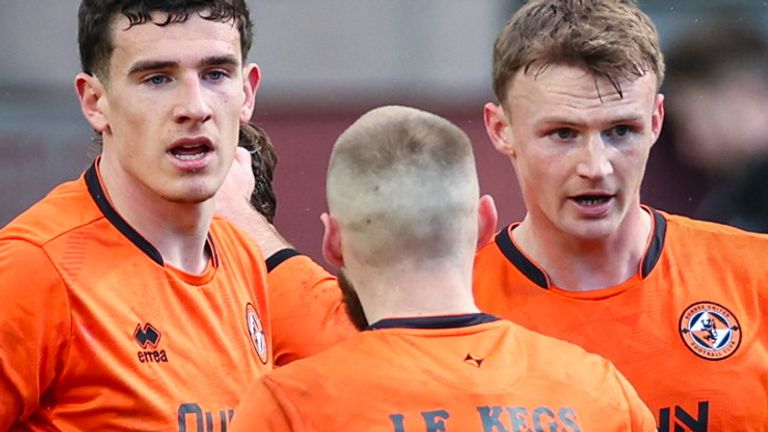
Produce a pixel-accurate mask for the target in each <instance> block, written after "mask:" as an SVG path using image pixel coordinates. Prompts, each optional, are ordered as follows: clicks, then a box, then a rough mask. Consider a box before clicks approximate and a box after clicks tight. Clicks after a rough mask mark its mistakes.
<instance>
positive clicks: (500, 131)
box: [483, 102, 515, 157]
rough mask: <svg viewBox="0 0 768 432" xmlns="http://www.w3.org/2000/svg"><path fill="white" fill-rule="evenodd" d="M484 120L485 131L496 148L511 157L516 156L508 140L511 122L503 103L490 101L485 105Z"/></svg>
mask: <svg viewBox="0 0 768 432" xmlns="http://www.w3.org/2000/svg"><path fill="white" fill-rule="evenodd" d="M483 120H484V121H485V132H486V133H487V134H488V138H490V139H491V142H492V143H493V146H494V147H495V148H496V150H498V151H499V152H501V153H504V154H505V155H508V156H510V157H512V156H514V154H515V152H514V149H513V147H512V145H511V143H510V142H509V141H508V140H509V135H510V134H509V124H508V122H507V118H506V116H505V114H504V108H502V107H501V105H497V104H494V103H491V102H488V103H487V104H485V106H484V107H483Z"/></svg>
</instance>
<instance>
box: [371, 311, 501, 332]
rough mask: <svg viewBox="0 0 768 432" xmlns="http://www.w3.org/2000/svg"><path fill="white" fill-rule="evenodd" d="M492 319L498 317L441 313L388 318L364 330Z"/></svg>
mask: <svg viewBox="0 0 768 432" xmlns="http://www.w3.org/2000/svg"><path fill="white" fill-rule="evenodd" d="M493 321H498V318H496V317H495V316H493V315H489V314H485V313H472V314H464V315H443V316H430V317H418V318H389V319H383V320H381V321H377V322H375V323H373V324H371V325H369V326H368V328H367V329H366V330H381V329H389V328H412V329H449V328H461V327H470V326H474V325H478V324H485V323H488V322H493Z"/></svg>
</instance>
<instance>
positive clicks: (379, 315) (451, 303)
mask: <svg viewBox="0 0 768 432" xmlns="http://www.w3.org/2000/svg"><path fill="white" fill-rule="evenodd" d="M470 263H471V260H470ZM425 269H426V270H425ZM349 273H350V275H351V276H352V278H353V280H354V281H355V287H356V290H357V293H358V296H359V297H360V303H361V304H362V306H363V310H364V311H365V316H366V317H367V319H368V322H369V323H375V322H377V321H380V320H382V319H387V318H403V317H422V316H439V315H458V314H468V313H477V312H479V310H478V309H477V306H475V300H474V298H473V296H472V276H471V275H472V273H471V265H470V266H461V265H450V264H449V263H448V262H442V263H435V262H434V261H430V262H428V263H424V262H418V263H413V262H409V263H406V264H402V265H397V266H389V267H387V268H376V269H372V268H365V269H358V270H357V271H356V272H354V273H353V271H352V269H349Z"/></svg>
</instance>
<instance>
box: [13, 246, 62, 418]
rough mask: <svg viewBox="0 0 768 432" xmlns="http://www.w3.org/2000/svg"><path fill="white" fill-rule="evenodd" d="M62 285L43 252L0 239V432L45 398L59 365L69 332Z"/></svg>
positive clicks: (25, 414)
mask: <svg viewBox="0 0 768 432" xmlns="http://www.w3.org/2000/svg"><path fill="white" fill-rule="evenodd" d="M70 322H71V321H70V317H69V306H68V302H67V297H66V291H65V288H64V284H63V282H62V280H61V278H60V276H59V274H58V272H57V271H56V269H55V267H54V266H53V264H52V263H51V261H50V259H49V258H48V256H47V255H46V253H45V252H44V251H43V250H42V249H41V248H39V247H38V246H35V245H33V244H30V243H28V242H25V241H21V240H7V239H5V240H1V241H0V430H7V429H8V428H9V427H10V426H11V425H13V424H14V423H17V422H20V421H23V420H24V419H26V418H27V417H29V416H30V415H31V414H32V413H34V412H35V411H36V410H37V409H38V408H39V407H40V404H41V401H42V400H44V399H45V397H46V392H47V391H48V390H49V389H50V386H51V383H52V382H54V380H55V378H56V376H57V373H58V372H59V371H60V370H61V368H62V367H63V363H64V360H65V356H66V350H67V347H68V340H69V335H70V331H71V326H70Z"/></svg>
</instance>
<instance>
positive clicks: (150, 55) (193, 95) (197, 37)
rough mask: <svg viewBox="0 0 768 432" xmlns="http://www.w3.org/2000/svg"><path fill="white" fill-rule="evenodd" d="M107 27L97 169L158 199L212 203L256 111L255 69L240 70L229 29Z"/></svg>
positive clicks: (207, 25) (200, 22)
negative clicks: (109, 43)
mask: <svg viewBox="0 0 768 432" xmlns="http://www.w3.org/2000/svg"><path fill="white" fill-rule="evenodd" d="M126 28H128V21H127V19H125V18H124V17H120V18H119V19H117V20H116V23H115V24H114V26H113V32H114V45H115V49H114V52H113V54H112V57H111V60H110V67H109V83H108V84H107V86H106V89H105V94H104V97H103V98H102V99H101V100H100V103H101V104H102V105H101V109H102V111H103V113H104V120H105V123H104V125H103V137H104V148H103V153H102V162H101V171H102V173H103V175H111V176H113V178H117V179H119V180H118V181H121V182H122V183H123V184H127V185H129V187H133V188H135V189H140V190H142V191H149V192H150V193H152V194H155V195H159V196H161V197H162V198H163V199H166V200H169V201H173V202H182V203H197V202H202V201H205V200H208V199H209V198H211V197H212V196H213V195H214V193H215V192H216V190H217V189H218V188H219V186H220V185H221V184H222V182H223V180H224V177H225V176H226V174H227V171H228V170H229V167H230V165H231V164H232V159H233V157H234V153H235V148H236V146H237V139H238V130H239V126H240V124H242V123H246V122H247V121H248V120H249V119H250V116H251V113H252V110H253V98H254V92H255V90H256V87H257V85H258V80H259V75H258V68H257V67H256V66H255V65H250V66H246V67H244V66H243V64H242V59H241V52H240V36H239V33H238V31H237V28H236V27H235V26H234V25H233V24H232V23H231V22H228V23H220V22H213V21H208V20H204V19H202V18H200V17H199V16H198V15H197V14H191V15H190V17H189V19H188V20H187V21H186V22H183V23H174V24H169V25H166V26H163V27H160V26H157V25H154V24H152V23H146V24H141V25H136V26H133V27H130V28H129V29H128V30H125V29H126Z"/></svg>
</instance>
